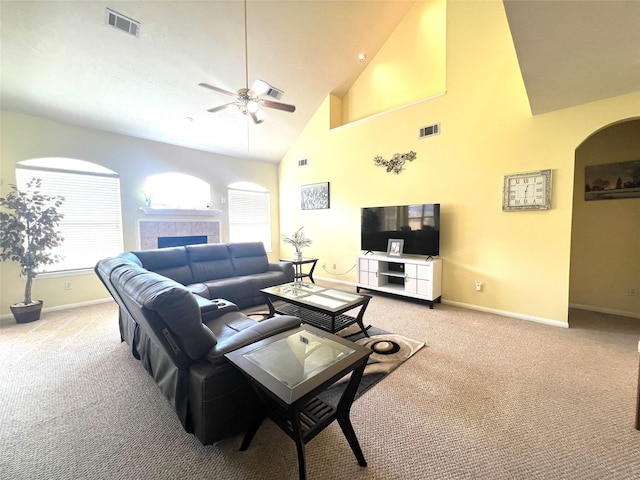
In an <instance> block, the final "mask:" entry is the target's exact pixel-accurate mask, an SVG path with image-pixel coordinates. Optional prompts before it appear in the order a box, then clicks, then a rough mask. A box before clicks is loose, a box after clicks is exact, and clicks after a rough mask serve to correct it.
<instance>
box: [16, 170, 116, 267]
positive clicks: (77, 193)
mask: <svg viewBox="0 0 640 480" xmlns="http://www.w3.org/2000/svg"><path fill="white" fill-rule="evenodd" d="M34 177H38V178H41V179H42V192H43V193H44V194H46V195H52V196H58V195H60V196H63V197H64V198H65V200H64V203H63V204H62V206H61V207H60V211H61V212H62V213H63V214H64V218H63V219H62V221H61V222H60V224H59V226H58V229H59V230H60V232H61V233H62V237H63V238H64V241H63V242H62V245H60V246H59V247H56V248H55V250H54V253H55V254H58V255H61V256H62V257H63V258H62V260H61V261H60V262H58V263H56V264H54V265H48V266H47V267H46V268H47V270H46V273H52V272H63V271H70V270H84V269H89V268H93V267H94V266H95V264H96V262H97V261H98V260H100V259H102V258H105V257H110V256H115V255H118V254H119V253H120V252H122V250H123V241H122V213H121V205H120V178H119V176H118V175H117V174H109V173H95V172H83V171H68V170H57V169H50V168H38V167H20V166H18V167H17V168H16V182H17V186H18V188H19V189H20V188H23V187H24V186H25V185H26V184H27V182H29V181H30V180H31V179H32V178H34ZM38 273H45V272H38Z"/></svg>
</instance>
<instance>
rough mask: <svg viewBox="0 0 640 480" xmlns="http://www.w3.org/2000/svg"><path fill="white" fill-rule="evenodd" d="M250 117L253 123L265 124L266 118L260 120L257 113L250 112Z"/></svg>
mask: <svg viewBox="0 0 640 480" xmlns="http://www.w3.org/2000/svg"><path fill="white" fill-rule="evenodd" d="M249 115H251V120H253V123H256V124H258V123H262V122H264V118H262V117H260V118H258V115H256V113H254V112H249Z"/></svg>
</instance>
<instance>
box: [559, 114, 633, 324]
mask: <svg viewBox="0 0 640 480" xmlns="http://www.w3.org/2000/svg"><path fill="white" fill-rule="evenodd" d="M632 160H640V120H638V119H636V120H632V121H628V122H622V123H617V124H615V125H612V126H610V127H608V128H606V129H604V130H602V131H600V132H597V133H595V134H594V135H593V136H591V137H590V138H588V139H587V140H586V141H585V142H584V143H583V144H582V145H580V147H579V148H578V149H577V150H576V172H575V190H574V197H573V228H572V236H571V276H570V279H571V281H570V286H571V290H570V301H571V303H572V304H574V305H576V306H580V307H582V308H588V309H590V310H603V311H608V312H611V313H619V314H623V315H627V316H635V317H638V318H640V294H639V293H638V290H639V289H640V198H629V199H620V200H601V201H589V202H587V201H585V199H584V185H585V167H586V166H590V165H602V164H605V163H617V162H627V161H632ZM632 289H635V292H636V294H635V295H630V294H629V293H630V290H632Z"/></svg>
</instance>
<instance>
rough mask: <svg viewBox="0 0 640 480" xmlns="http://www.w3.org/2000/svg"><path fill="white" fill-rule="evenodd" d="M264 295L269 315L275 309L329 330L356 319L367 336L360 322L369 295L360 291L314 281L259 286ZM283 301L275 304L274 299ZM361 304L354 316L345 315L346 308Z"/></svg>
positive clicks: (344, 325)
mask: <svg viewBox="0 0 640 480" xmlns="http://www.w3.org/2000/svg"><path fill="white" fill-rule="evenodd" d="M260 291H261V292H262V293H263V294H264V295H265V297H266V299H267V305H268V306H269V315H270V316H273V315H275V314H276V313H279V314H282V315H294V316H296V317H298V318H299V319H300V320H302V322H303V323H308V324H310V325H313V326H314V327H318V328H321V329H322V330H326V331H327V332H330V333H337V332H339V331H340V330H343V329H345V328H347V327H349V326H350V325H353V324H354V323H357V324H358V326H359V327H360V330H361V331H362V333H364V334H365V335H366V336H369V334H368V333H367V329H369V328H370V326H367V327H365V326H364V323H363V317H364V312H365V311H366V310H367V305H368V304H369V300H371V296H370V295H360V294H355V293H349V292H343V291H342V290H335V289H332V288H326V287H322V286H320V285H315V284H313V283H305V282H292V283H285V284H283V285H276V286H275V287H269V288H264V289H262V290H260ZM278 300H280V301H282V302H284V303H283V304H279V305H278V306H275V305H274V301H278ZM357 307H360V311H359V312H358V314H357V315H356V316H355V317H352V316H350V315H345V312H348V311H349V310H353V309H354V308H357Z"/></svg>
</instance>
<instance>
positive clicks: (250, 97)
mask: <svg viewBox="0 0 640 480" xmlns="http://www.w3.org/2000/svg"><path fill="white" fill-rule="evenodd" d="M247 83H248V82H247ZM199 85H200V86H201V87H204V88H208V89H210V90H214V91H216V92H220V93H223V94H225V95H229V96H231V97H236V100H235V101H234V102H230V103H225V104H224V105H219V106H217V107H213V108H210V109H208V110H207V112H211V113H214V112H219V111H221V110H225V109H227V108H233V107H236V108H238V110H239V111H240V113H242V114H244V115H249V116H250V117H251V119H252V120H253V121H254V123H262V122H263V121H264V116H263V113H262V110H261V109H260V107H267V108H275V109H276V110H283V111H285V112H295V111H296V107H295V106H293V105H288V104H286V103H280V102H274V101H273V100H266V99H264V98H260V97H261V95H264V94H266V93H268V92H277V93H280V92H281V90H277V89H275V88H273V87H272V86H271V85H269V84H268V83H267V82H265V81H264V80H256V81H255V82H253V85H252V86H251V88H241V89H239V90H238V93H233V92H230V91H229V90H225V89H224V88H220V87H216V86H214V85H209V84H208V83H200V84H199Z"/></svg>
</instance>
